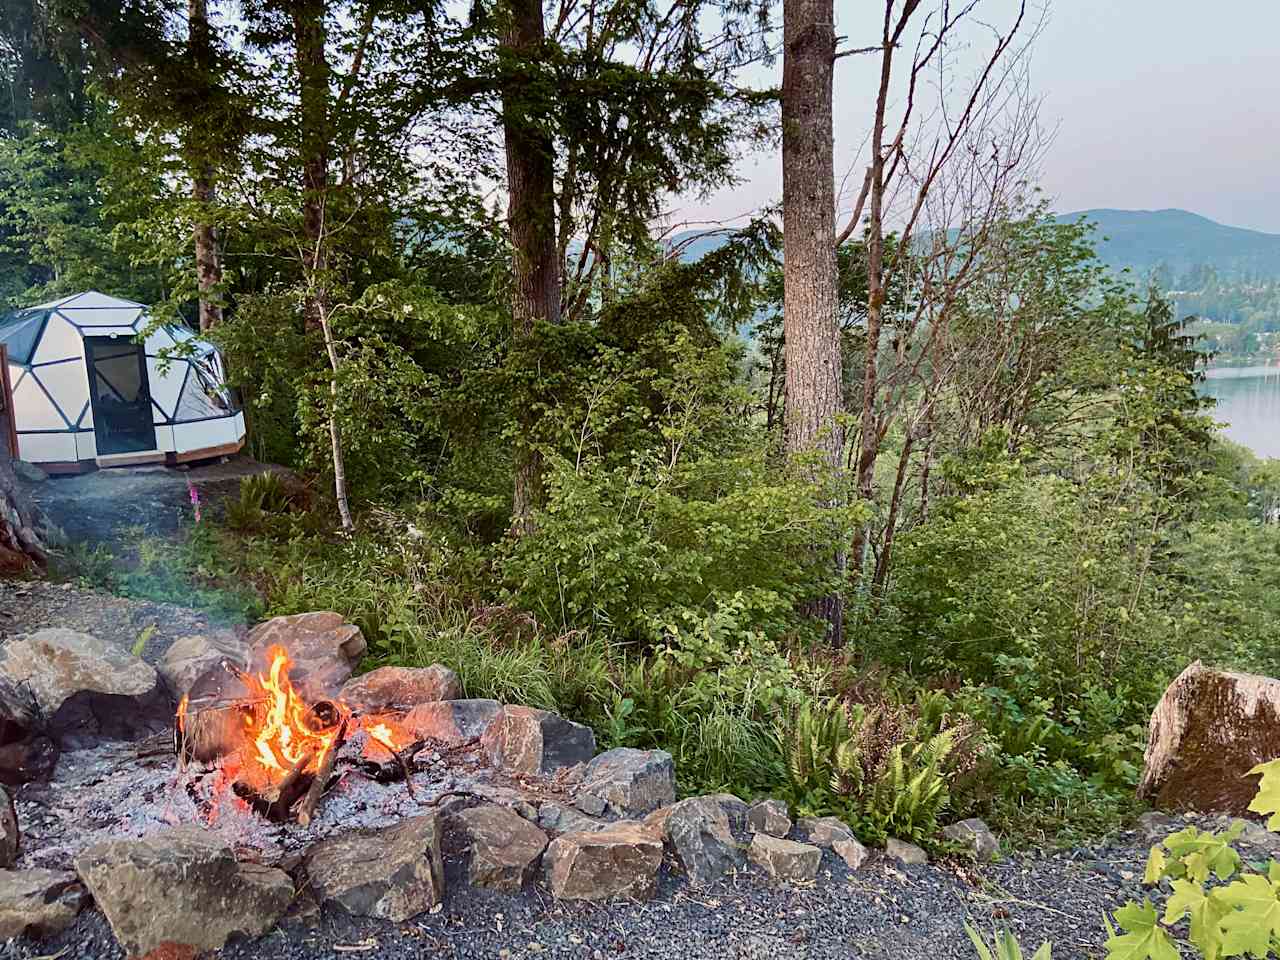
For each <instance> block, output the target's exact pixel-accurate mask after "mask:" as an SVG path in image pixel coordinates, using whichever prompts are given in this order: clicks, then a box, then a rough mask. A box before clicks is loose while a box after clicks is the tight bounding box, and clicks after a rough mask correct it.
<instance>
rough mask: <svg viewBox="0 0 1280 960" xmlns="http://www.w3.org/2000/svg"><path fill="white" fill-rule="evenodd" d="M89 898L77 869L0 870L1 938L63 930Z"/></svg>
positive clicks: (44, 934)
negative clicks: (77, 876)
mask: <svg viewBox="0 0 1280 960" xmlns="http://www.w3.org/2000/svg"><path fill="white" fill-rule="evenodd" d="M88 901H89V894H88V893H87V892H85V889H84V887H83V886H82V885H81V883H80V881H79V880H78V879H76V875H75V874H74V873H65V872H63V871H61V870H0V940H8V939H9V938H11V937H20V936H23V935H26V936H30V937H51V936H54V935H55V934H58V933H61V932H62V931H63V930H65V929H66V928H67V927H69V926H71V922H72V921H73V920H75V918H76V915H77V914H78V913H79V912H80V911H81V910H82V909H84V906H85V904H86V903H88Z"/></svg>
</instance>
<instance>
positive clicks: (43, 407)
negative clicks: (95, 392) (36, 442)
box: [13, 376, 88, 431]
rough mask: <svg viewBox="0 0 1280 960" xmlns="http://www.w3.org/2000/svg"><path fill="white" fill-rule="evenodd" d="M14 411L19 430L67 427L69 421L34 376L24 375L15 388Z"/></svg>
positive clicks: (64, 428) (61, 428)
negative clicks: (63, 416) (64, 418)
mask: <svg viewBox="0 0 1280 960" xmlns="http://www.w3.org/2000/svg"><path fill="white" fill-rule="evenodd" d="M86 389H88V388H87V387H86ZM13 412H14V415H15V416H14V419H15V420H16V421H17V426H18V430H19V431H22V430H66V429H67V421H65V420H63V419H62V415H61V414H59V413H58V408H57V407H55V406H54V405H53V401H52V400H50V399H49V398H48V396H47V395H46V394H45V392H44V390H43V389H42V388H41V386H40V384H38V383H37V382H36V379H35V377H32V376H26V377H23V378H22V382H21V383H19V384H18V385H17V386H16V387H14V388H13ZM79 412H80V411H79V409H78V408H77V410H76V413H79Z"/></svg>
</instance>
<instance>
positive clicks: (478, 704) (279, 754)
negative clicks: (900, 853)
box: [0, 613, 745, 956]
mask: <svg viewBox="0 0 1280 960" xmlns="http://www.w3.org/2000/svg"><path fill="white" fill-rule="evenodd" d="M238 642H239V644H240V645H239V647H238V648H233V647H229V646H226V645H224V646H220V647H218V648H217V649H216V650H215V649H213V648H212V647H211V646H209V645H206V646H208V648H207V649H206V648H204V647H202V646H201V644H199V643H194V642H190V643H189V642H182V643H175V644H174V646H173V648H171V651H170V656H169V662H166V661H162V662H161V663H160V665H159V670H156V669H154V668H153V667H151V666H150V665H149V664H146V663H144V662H142V661H141V660H140V659H139V658H137V657H136V656H134V655H132V654H130V653H128V652H127V651H121V650H120V649H119V648H114V647H111V646H110V645H104V644H102V643H101V642H99V641H97V640H95V639H94V638H93V637H91V636H88V635H86V634H78V633H74V632H73V631H61V632H58V631H45V632H44V635H40V636H37V635H34V634H33V635H30V636H25V637H18V638H14V639H12V640H10V641H9V643H7V644H6V645H5V646H4V647H3V648H0V677H4V678H7V680H8V682H11V683H19V684H23V683H25V686H24V687H23V690H24V692H25V693H28V694H30V695H31V700H32V704H31V706H32V709H31V711H30V714H31V715H32V716H34V715H35V714H37V713H38V714H40V715H41V716H43V718H44V725H43V726H42V727H41V728H40V729H39V730H36V729H35V728H34V727H32V728H31V729H30V730H27V731H26V733H25V734H24V736H27V739H26V740H22V741H18V742H15V744H12V745H14V746H21V747H23V749H27V750H28V751H29V749H30V748H32V747H33V745H34V744H35V743H36V741H35V740H34V739H32V737H35V736H36V735H37V734H38V735H39V736H43V737H45V738H46V739H47V740H48V741H49V743H50V744H51V745H52V746H53V749H55V751H56V749H57V748H59V747H60V748H61V750H62V752H61V755H60V756H56V765H55V766H53V769H52V775H51V776H49V771H48V768H47V767H44V768H41V770H42V772H41V773H40V774H39V776H37V777H33V776H23V777H22V779H21V780H20V781H19V782H20V783H21V786H20V788H18V789H17V790H16V793H15V796H14V799H15V801H16V810H17V820H16V822H17V824H18V826H20V828H21V834H22V835H21V838H20V840H21V843H20V846H14V847H12V848H11V856H10V859H9V863H8V866H10V867H12V868H14V869H13V870H11V871H10V874H11V877H12V878H17V879H18V880H20V881H21V884H23V885H24V886H22V887H21V889H20V890H19V889H17V888H15V889H13V890H10V891H9V896H10V897H11V899H12V898H14V897H17V898H18V899H17V900H14V901H13V903H12V904H10V905H9V906H10V908H11V909H9V912H8V913H5V912H4V909H3V908H4V904H3V903H0V936H14V935H16V934H17V933H22V932H26V933H28V934H34V935H51V934H53V933H56V932H57V931H58V930H62V929H64V928H65V927H66V925H67V924H69V923H71V922H72V920H74V917H75V915H76V912H77V911H79V910H80V909H82V907H83V906H84V903H85V902H86V900H87V897H86V893H88V894H91V895H92V898H93V901H94V902H95V903H96V904H97V906H98V907H99V908H100V909H101V910H102V911H103V912H104V914H105V915H106V917H107V919H108V921H109V922H110V923H111V925H112V929H113V930H114V931H115V933H116V935H117V937H118V938H120V941H121V943H122V945H124V947H125V949H126V950H127V951H128V952H129V953H130V954H131V955H137V956H142V955H145V954H146V953H148V951H150V950H152V949H154V948H156V947H157V946H160V945H164V944H168V943H180V944H185V945H187V946H190V947H191V948H192V949H195V950H197V951H198V950H205V949H214V948H216V947H218V946H220V945H221V944H222V943H223V942H225V940H226V939H227V937H229V936H230V935H232V934H233V933H236V932H239V933H242V934H249V935H257V934H259V933H262V932H265V931H266V930H268V929H270V928H271V927H272V926H273V925H274V924H275V923H276V922H277V921H279V920H280V918H281V917H282V916H284V914H285V912H286V911H287V910H288V909H290V908H291V905H292V904H294V903H296V902H299V900H298V898H302V899H306V898H307V897H310V898H313V899H314V902H316V903H319V904H322V905H336V906H339V907H341V908H342V909H344V910H346V911H347V912H349V913H354V914H358V915H363V916H372V917H381V918H384V919H389V920H393V921H399V920H403V919H406V918H408V917H410V916H413V915H416V914H418V913H421V912H422V911H424V910H427V909H430V908H431V907H433V906H434V905H436V904H438V903H439V902H440V898H441V896H442V895H443V884H444V873H443V870H442V858H443V856H444V855H445V852H448V855H449V856H462V857H465V860H466V870H467V878H468V882H470V883H473V884H476V885H480V886H491V887H494V888H497V889H503V890H508V891H515V890H518V889H520V888H521V887H522V886H523V885H524V884H526V883H529V882H532V881H533V879H534V877H535V876H543V877H545V879H546V882H547V883H548V885H549V886H550V888H551V891H552V893H553V895H555V896H557V897H567V898H574V897H583V896H586V897H591V898H597V897H607V896H640V895H649V894H650V893H652V891H653V889H654V878H655V876H656V874H657V871H658V869H659V866H660V864H661V862H662V850H663V846H662V843H663V841H662V839H661V832H662V829H663V828H662V821H661V820H658V821H654V822H653V823H650V822H648V821H647V820H644V819H643V818H645V817H646V816H647V815H648V814H650V813H652V812H653V811H655V810H656V809H657V808H658V807H661V806H663V805H666V804H670V803H672V802H673V801H674V799H675V785H674V776H673V766H672V762H671V757H670V756H669V755H667V754H664V753H661V752H660V751H641V750H630V749H625V748H620V749H618V750H612V751H609V752H607V753H604V754H601V755H599V756H597V755H596V752H595V738H594V736H593V735H592V733H591V731H590V730H589V729H588V728H586V727H584V726H581V725H579V724H576V723H572V722H570V721H568V720H566V719H564V718H562V717H559V716H557V715H556V714H553V713H549V712H547V711H544V710H538V709H534V708H531V707H524V706H517V705H504V704H501V703H498V702H497V701H494V700H468V699H463V698H462V690H461V685H460V684H459V682H458V679H457V677H456V676H455V675H454V674H453V672H452V671H451V670H449V669H448V668H446V667H444V666H441V665H433V666H430V667H424V668H400V667H382V668H379V669H376V670H373V671H371V672H369V673H367V674H364V675H363V676H360V677H356V678H354V679H353V678H352V677H351V674H352V671H353V668H354V665H355V661H356V660H357V659H358V657H359V655H360V654H361V653H362V652H363V649H364V642H363V638H361V637H360V635H359V631H358V630H357V629H356V628H355V627H354V626H352V625H351V624H348V623H346V622H345V621H344V620H343V619H342V618H341V617H339V616H338V615H337V614H331V613H317V614H305V615H301V616H298V617H286V618H278V619H277V620H273V621H270V622H268V623H266V624H263V625H261V626H259V627H257V628H255V629H254V630H253V631H251V632H250V633H249V635H248V636H247V637H244V638H241V639H240V640H239V641H238ZM19 654H21V656H19ZM19 670H21V673H19V672H18V671H19ZM166 687H169V688H171V689H172V688H177V689H178V690H180V691H182V692H183V695H182V697H181V698H180V699H179V700H178V701H177V703H176V710H175V702H174V700H173V699H167V691H166V689H165V688H166ZM161 706H163V708H164V709H163V711H162V712H160V713H159V714H157V708H158V707H161ZM122 734H123V736H122ZM6 736H7V734H6ZM175 758H176V762H175ZM13 769H14V770H17V769H18V768H17V767H14V768H13ZM735 802H737V801H735ZM716 809H717V810H719V809H720V808H719V807H716ZM744 809H745V808H744ZM715 815H716V816H721V817H722V816H723V814H715ZM3 832H4V829H3V827H2V826H0V834H3ZM0 839H3V838H2V837H0ZM15 839H16V838H15ZM733 849H734V851H736V852H735V853H734V854H733V855H734V857H736V860H735V862H737V861H741V860H742V853H741V850H739V849H738V848H736V847H734V848H733ZM544 852H545V857H544ZM15 882H16V881H15ZM11 886H12V884H11ZM0 887H2V885H0ZM5 895H6V894H5V892H4V890H3V889H0V900H3V898H4V896H5ZM304 895H305V896H304ZM41 905H43V906H41ZM37 907H39V910H37V909H36V908H37ZM37 913H38V914H39V916H38V918H37ZM5 916H8V917H11V918H19V919H15V920H14V921H13V924H12V925H11V926H9V927H4V926H3V925H2V921H3V917H5ZM28 916H30V917H32V918H34V919H32V920H31V921H30V922H28V921H26V920H22V919H20V918H22V917H28ZM139 918H143V920H142V921H140V920H139ZM6 931H7V932H6Z"/></svg>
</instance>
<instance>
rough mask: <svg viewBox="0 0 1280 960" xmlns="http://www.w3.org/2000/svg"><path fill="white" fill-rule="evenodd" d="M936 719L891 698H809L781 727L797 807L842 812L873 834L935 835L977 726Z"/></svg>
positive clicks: (874, 837) (873, 837)
mask: <svg viewBox="0 0 1280 960" xmlns="http://www.w3.org/2000/svg"><path fill="white" fill-rule="evenodd" d="M930 719H931V718H930V716H929V714H928V713H927V712H926V713H923V714H919V715H918V714H917V711H914V710H911V709H907V708H904V707H902V706H898V705H895V704H893V703H891V702H890V701H888V700H882V701H880V702H878V703H874V704H866V703H841V702H838V701H835V700H818V699H810V700H806V701H805V702H803V703H801V704H800V705H799V707H798V708H795V709H793V710H792V713H791V716H790V718H789V722H787V723H785V724H782V725H780V728H779V737H780V741H781V748H782V750H783V752H784V753H785V755H786V757H787V767H788V772H789V774H790V794H791V797H792V799H793V800H794V802H795V804H796V806H797V809H798V810H799V811H800V812H802V813H806V814H814V815H828V814H835V815H838V816H841V817H843V818H844V819H845V820H846V821H847V822H849V823H850V824H851V825H852V826H853V827H854V829H855V830H857V832H858V833H859V835H860V836H861V837H862V838H863V839H866V840H868V841H873V842H883V841H884V840H885V838H886V837H890V836H894V837H898V838H900V839H909V840H915V841H924V842H926V843H927V842H930V841H932V839H933V838H934V835H935V834H936V833H937V831H938V827H939V817H940V816H941V815H942V814H943V813H944V812H946V811H947V809H948V807H949V805H950V802H951V791H950V783H951V781H952V779H953V778H954V777H955V776H956V775H957V773H958V772H959V768H960V767H962V766H963V765H964V764H965V763H966V762H971V761H972V756H971V755H970V752H969V750H968V749H967V748H969V747H970V746H971V745H970V744H969V743H966V742H965V741H966V740H968V739H971V738H972V737H973V735H974V733H975V731H974V729H973V728H972V727H971V726H968V725H965V724H963V723H961V724H959V725H956V724H955V723H954V722H953V721H951V720H950V718H949V717H948V716H947V715H946V714H945V713H935V715H934V717H933V718H932V719H933V722H930Z"/></svg>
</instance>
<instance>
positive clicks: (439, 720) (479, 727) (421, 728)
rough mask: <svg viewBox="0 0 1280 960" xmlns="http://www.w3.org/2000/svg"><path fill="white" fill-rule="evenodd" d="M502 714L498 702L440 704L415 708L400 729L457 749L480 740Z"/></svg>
mask: <svg viewBox="0 0 1280 960" xmlns="http://www.w3.org/2000/svg"><path fill="white" fill-rule="evenodd" d="M501 712H502V704H500V703H499V702H498V701H497V700H441V701H438V702H431V703H420V704H418V705H417V706H415V707H414V708H413V709H411V710H410V711H409V712H408V713H406V714H405V715H404V718H403V719H402V720H401V721H400V725H401V726H402V727H404V728H405V729H407V730H409V731H411V732H412V733H413V735H414V736H415V737H418V738H420V739H424V740H438V741H439V742H440V743H443V744H444V745H445V746H449V747H458V746H462V745H463V744H464V743H470V742H471V741H473V740H478V739H479V738H480V737H481V736H483V735H484V732H485V730H487V729H488V728H489V724H491V723H492V722H493V720H494V718H495V717H496V716H498V714H499V713H501Z"/></svg>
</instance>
